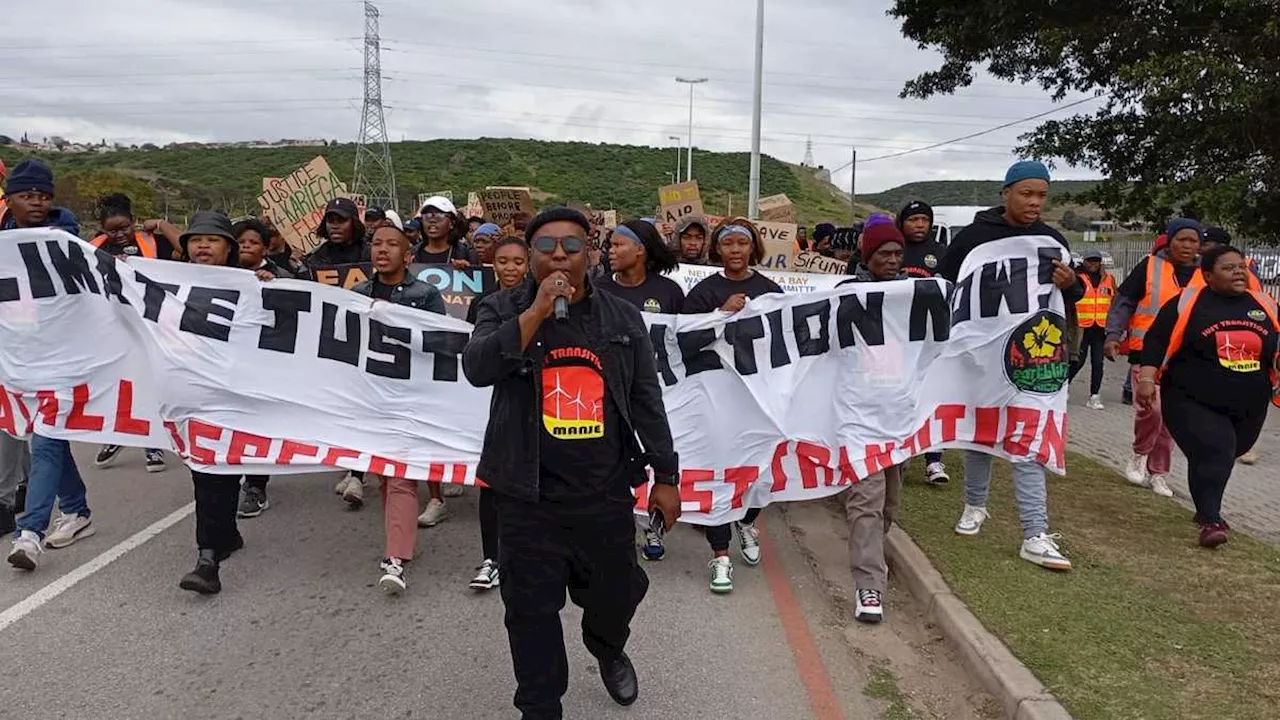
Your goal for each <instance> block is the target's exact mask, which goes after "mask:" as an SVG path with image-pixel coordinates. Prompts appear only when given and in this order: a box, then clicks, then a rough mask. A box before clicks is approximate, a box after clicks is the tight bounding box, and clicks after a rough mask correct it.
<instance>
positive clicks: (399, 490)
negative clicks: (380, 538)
mask: <svg viewBox="0 0 1280 720" xmlns="http://www.w3.org/2000/svg"><path fill="white" fill-rule="evenodd" d="M375 477H377V478H378V480H379V481H381V485H382V515H383V524H384V526H385V529H386V535H387V557H393V558H399V559H400V560H405V561H408V560H412V559H413V551H414V547H415V546H416V545H417V541H418V483H417V482H416V481H414V480H405V479H404V478H394V477H384V476H382V475H376V476H375Z"/></svg>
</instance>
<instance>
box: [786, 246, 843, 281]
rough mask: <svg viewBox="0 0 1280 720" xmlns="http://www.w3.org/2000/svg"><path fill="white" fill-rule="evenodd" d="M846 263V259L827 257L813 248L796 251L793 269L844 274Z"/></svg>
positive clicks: (827, 273) (792, 264)
mask: <svg viewBox="0 0 1280 720" xmlns="http://www.w3.org/2000/svg"><path fill="white" fill-rule="evenodd" d="M845 266H846V263H845V261H844V260H837V259H835V258H830V257H827V256H826V255H821V254H819V253H816V252H813V251H812V250H802V251H800V252H798V253H796V257H795V260H794V261H792V263H791V269H792V270H795V271H796V272H810V273H823V274H826V275H843V274H844V271H845Z"/></svg>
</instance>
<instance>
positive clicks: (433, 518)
mask: <svg viewBox="0 0 1280 720" xmlns="http://www.w3.org/2000/svg"><path fill="white" fill-rule="evenodd" d="M446 517H448V511H447V510H446V509H445V507H444V501H442V500H437V499H435V498H431V499H430V500H428V501H427V509H426V510H423V511H422V514H421V515H419V516H418V527H424V528H428V527H435V526H436V525H439V524H440V523H442V522H444V519H445V518H446Z"/></svg>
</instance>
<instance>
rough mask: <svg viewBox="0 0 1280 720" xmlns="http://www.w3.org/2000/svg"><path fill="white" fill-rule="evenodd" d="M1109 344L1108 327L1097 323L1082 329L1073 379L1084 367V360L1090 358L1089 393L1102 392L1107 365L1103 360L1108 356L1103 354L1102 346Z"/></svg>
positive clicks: (1072, 369)
mask: <svg viewBox="0 0 1280 720" xmlns="http://www.w3.org/2000/svg"><path fill="white" fill-rule="evenodd" d="M1106 344H1107V329H1106V328H1104V327H1099V326H1097V325H1095V326H1093V327H1090V328H1085V329H1083V330H1082V331H1080V357H1079V358H1077V359H1076V361H1075V364H1073V365H1072V366H1071V380H1075V379H1076V375H1077V374H1079V372H1080V371H1081V370H1082V369H1084V361H1085V359H1086V358H1088V360H1089V363H1090V368H1089V394H1090V395H1097V394H1098V393H1100V392H1102V371H1103V368H1104V367H1105V366H1104V365H1103V360H1105V359H1106V357H1105V356H1104V355H1103V354H1102V347H1103V346H1104V345H1106Z"/></svg>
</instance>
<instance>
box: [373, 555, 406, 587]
mask: <svg viewBox="0 0 1280 720" xmlns="http://www.w3.org/2000/svg"><path fill="white" fill-rule="evenodd" d="M378 569H379V570H381V571H382V577H381V578H380V579H379V580H378V587H380V588H382V592H384V593H386V594H388V595H399V594H400V593H402V592H404V591H405V588H407V587H409V585H408V583H406V582H405V581H404V564H403V563H401V562H400V559H399V558H384V559H383V560H382V562H380V563H378Z"/></svg>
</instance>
